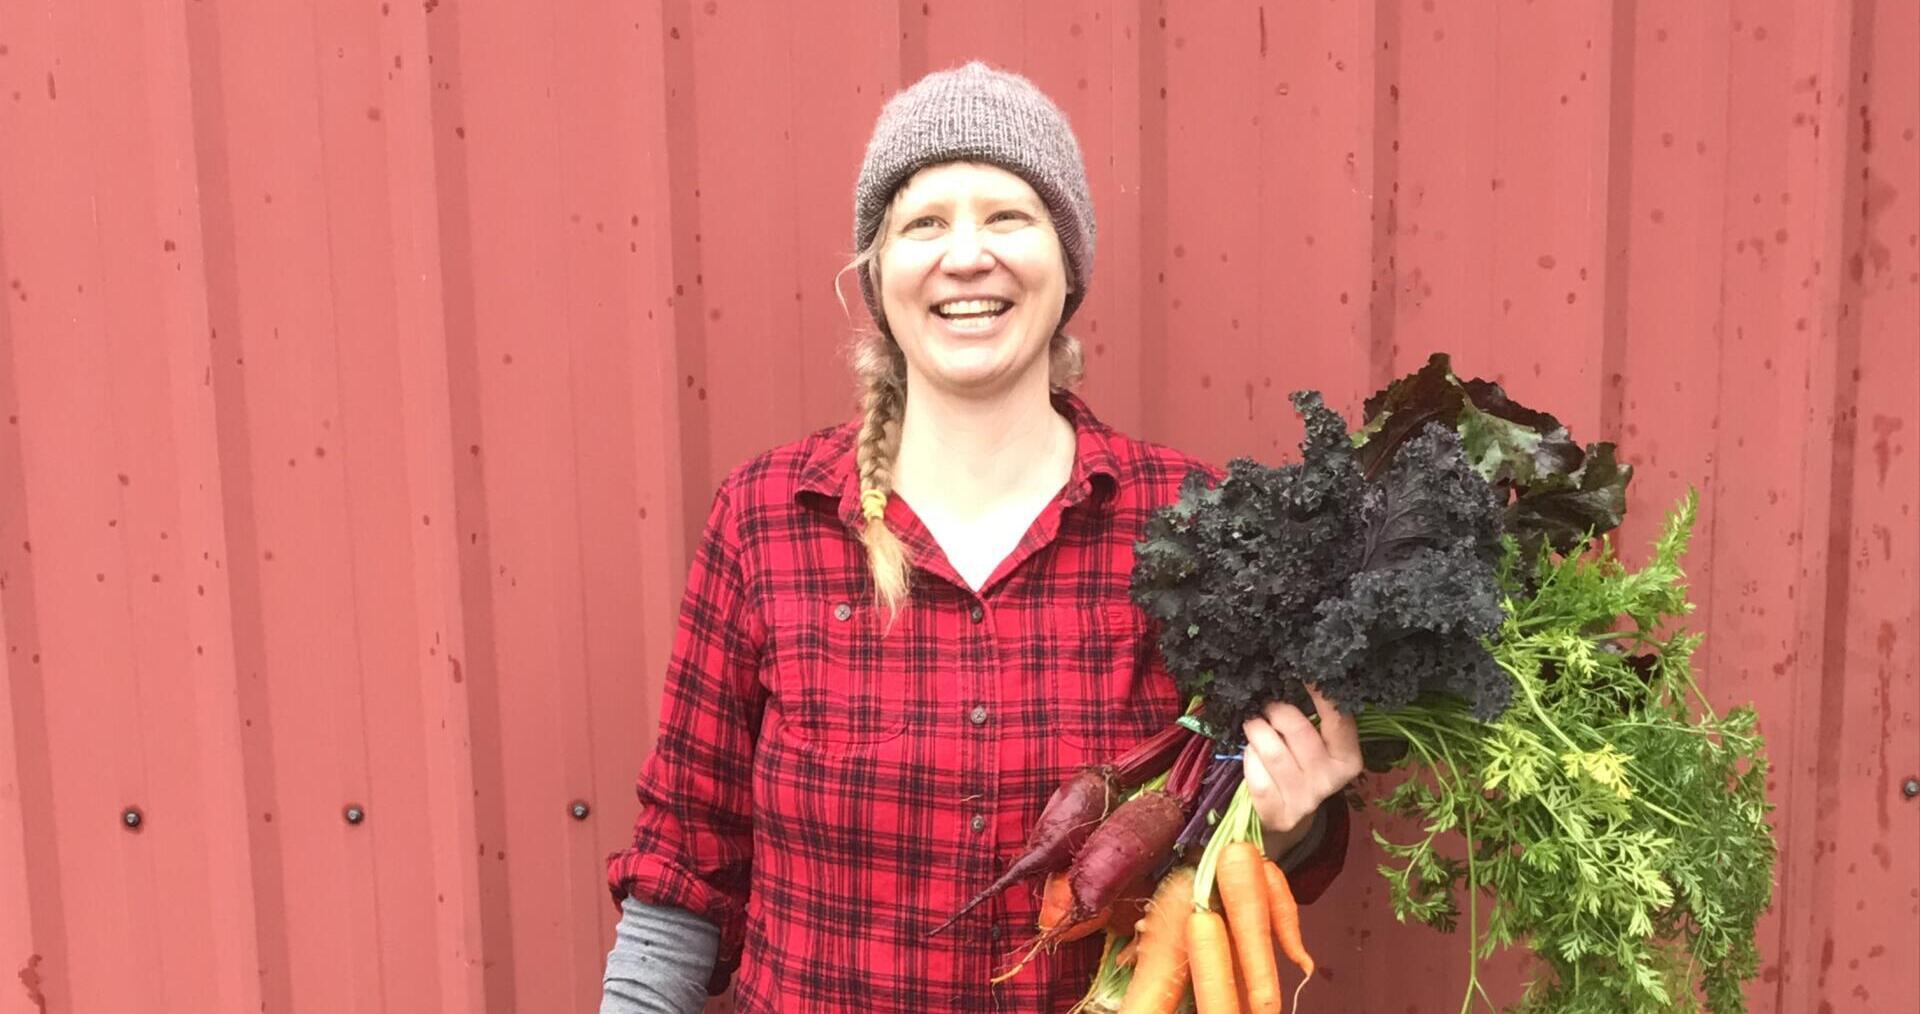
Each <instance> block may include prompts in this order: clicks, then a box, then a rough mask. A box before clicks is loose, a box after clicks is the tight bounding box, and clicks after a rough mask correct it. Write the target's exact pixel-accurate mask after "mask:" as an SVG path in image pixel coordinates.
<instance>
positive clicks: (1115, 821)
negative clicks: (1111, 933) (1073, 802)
mask: <svg viewBox="0 0 1920 1014" xmlns="http://www.w3.org/2000/svg"><path fill="white" fill-rule="evenodd" d="M1185 822H1186V811H1185V810H1184V809H1183V808H1182V807H1181V805H1180V801H1179V800H1177V799H1175V798H1173V797H1172V796H1169V795H1167V794H1166V793H1164V792H1146V793H1142V794H1140V795H1138V796H1135V797H1134V798H1132V799H1129V800H1127V801H1126V802H1125V803H1122V804H1120V808H1119V809H1117V810H1115V811H1113V816H1111V817H1108V818H1107V819H1106V820H1105V821H1103V822H1101V824H1100V827H1099V828H1098V829H1097V830H1095V831H1094V832H1093V834H1092V836H1090V837H1089V838H1088V839H1087V842H1086V844H1085V845H1083V846H1081V848H1080V852H1079V854H1078V855H1076V856H1075V857H1074V860H1073V868H1072V869H1071V870H1069V871H1068V872H1067V883H1068V886H1069V887H1071V888H1072V890H1073V905H1072V907H1071V908H1070V909H1068V911H1067V914H1066V916H1065V917H1064V918H1062V919H1061V920H1060V921H1059V922H1058V923H1056V924H1055V926H1054V928H1053V929H1050V930H1046V931H1043V932H1042V933H1041V934H1040V935H1039V936H1038V937H1037V938H1035V940H1034V941H1033V946H1032V947H1030V948H1029V949H1028V950H1027V952H1026V954H1025V955H1023V956H1022V957H1021V958H1020V960H1019V961H1018V962H1017V963H1015V964H1014V966H1013V967H1012V968H1009V969H1008V970H1006V971H1004V972H1001V973H1000V974H999V975H996V976H994V977H993V981H994V982H996V983H998V982H1005V981H1006V980H1008V979H1010V978H1012V977H1014V976H1016V975H1018V974H1020V970H1021V969H1023V968H1025V967H1026V966H1027V962H1029V961H1032V960H1033V956H1034V955H1036V954H1038V953H1040V950H1041V949H1042V948H1048V949H1051V948H1053V947H1054V946H1056V945H1057V944H1058V943H1059V942H1060V941H1061V940H1062V939H1063V938H1064V934H1065V933H1066V932H1068V931H1069V930H1071V929H1072V928H1073V927H1075V926H1078V925H1079V924H1081V923H1083V922H1085V921H1086V920H1087V919H1090V918H1092V917H1093V916H1095V915H1098V914H1100V913H1102V912H1106V911H1107V910H1108V907H1109V906H1111V905H1113V904H1114V902H1115V901H1116V900H1118V899H1119V898H1120V897H1121V895H1122V894H1123V893H1125V891H1126V889H1127V888H1129V887H1131V886H1132V885H1133V884H1134V883H1135V882H1136V881H1137V880H1138V879H1139V878H1141V877H1143V876H1147V875H1150V874H1151V873H1153V872H1154V871H1155V870H1157V869H1159V868H1160V866H1161V865H1162V864H1164V863H1165V862H1166V860H1167V857H1168V856H1170V855H1172V853H1173V840H1174V839H1175V838H1176V837H1178V836H1179V834H1180V828H1181V826H1182V825H1183V824H1184V823H1185Z"/></svg>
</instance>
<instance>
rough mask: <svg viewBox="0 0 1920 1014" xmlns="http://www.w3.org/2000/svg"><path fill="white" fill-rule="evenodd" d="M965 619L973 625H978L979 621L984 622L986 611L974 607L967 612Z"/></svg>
mask: <svg viewBox="0 0 1920 1014" xmlns="http://www.w3.org/2000/svg"><path fill="white" fill-rule="evenodd" d="M967 618H968V619H970V620H972V621H973V622H975V623H979V622H980V621H981V620H984V619H986V618H987V611H986V610H985V609H982V608H980V607H979V606H974V607H973V608H972V609H971V610H969V611H968V612H967Z"/></svg>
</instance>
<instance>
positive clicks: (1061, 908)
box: [1038, 870, 1108, 944]
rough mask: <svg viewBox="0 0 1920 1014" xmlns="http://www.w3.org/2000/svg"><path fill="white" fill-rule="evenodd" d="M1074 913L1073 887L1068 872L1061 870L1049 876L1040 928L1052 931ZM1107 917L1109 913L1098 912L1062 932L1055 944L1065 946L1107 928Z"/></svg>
mask: <svg viewBox="0 0 1920 1014" xmlns="http://www.w3.org/2000/svg"><path fill="white" fill-rule="evenodd" d="M1072 911H1073V886H1072V884H1071V883H1070V882H1069V881H1068V879H1067V871H1065V870H1061V871H1060V872H1058V873H1049V874H1047V886H1046V888H1045V891H1044V892H1043V893H1042V894H1041V895H1040V918H1039V922H1038V926H1039V928H1040V929H1041V930H1051V929H1053V928H1055V927H1057V926H1059V925H1060V920H1062V919H1065V918H1066V917H1067V916H1068V915H1069V914H1070V913H1071V912H1072ZM1107 917H1108V913H1106V912H1097V913H1095V914H1093V915H1091V916H1089V917H1087V918H1086V919H1082V920H1081V921H1079V922H1077V923H1074V924H1073V925H1071V926H1067V927H1065V928H1063V929H1061V930H1060V932H1059V934H1058V936H1057V937H1056V938H1055V940H1054V942H1055V943H1057V944H1063V943H1066V942H1068V941H1070V940H1078V939H1080V938H1081V937H1084V936H1090V935H1092V934H1094V933H1096V932H1099V931H1100V930H1102V929H1104V928H1106V925H1107Z"/></svg>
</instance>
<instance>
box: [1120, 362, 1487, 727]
mask: <svg viewBox="0 0 1920 1014" xmlns="http://www.w3.org/2000/svg"><path fill="white" fill-rule="evenodd" d="M1293 404H1294V407H1295V408H1296V409H1297V410H1298V411H1299V412H1300V414H1301V416H1302V417H1303V418H1304V419H1305V420H1306V424H1307V435H1306V439H1305V440H1304V441H1303V442H1302V443H1301V458H1302V460H1301V461H1300V462H1299V463H1297V464H1291V465H1285V466H1282V467H1279V468H1269V467H1267V466H1264V465H1261V464H1259V463H1257V462H1254V461H1251V460H1248V459H1239V460H1236V461H1234V462H1232V463H1230V464H1229V466H1228V471H1227V476H1226V478H1224V479H1223V480H1221V482H1220V483H1219V484H1218V485H1217V486H1213V487H1211V488H1209V487H1208V485H1207V482H1206V479H1205V477H1204V476H1199V475H1196V476H1192V477H1189V478H1188V480H1187V482H1186V484H1185V485H1184V486H1183V488H1182V490H1181V496H1180V500H1179V501H1178V502H1177V503H1175V504H1173V505H1172V506H1170V507H1168V508H1166V509H1165V510H1163V511H1161V512H1159V513H1158V514H1156V515H1155V516H1154V517H1153V518H1152V519H1150V520H1149V521H1148V524H1147V528H1146V532H1145V539H1144V540H1143V541H1142V542H1141V543H1140V544H1139V546H1138V547H1137V551H1136V555H1135V562H1134V570H1133V594H1134V598H1135V599H1136V600H1137V601H1139V602H1140V604H1141V605H1142V607H1144V608H1145V609H1146V610H1147V612H1148V613H1149V614H1151V615H1152V616H1154V617H1155V618H1156V619H1158V620H1159V621H1160V622H1161V623H1162V625H1163V626H1162V633H1161V639H1160V647H1161V651H1162V654H1163V655H1164V656H1165V658H1166V662H1167V667H1168V669H1169V671H1171V672H1172V673H1173V675H1174V678H1175V680H1176V682H1177V683H1178V684H1179V685H1180V688H1181V690H1182V691H1183V692H1185V693H1187V694H1190V695H1191V694H1200V695H1202V696H1203V697H1204V699H1205V701H1206V708H1205V712H1204V717H1205V718H1206V719H1207V720H1208V721H1209V722H1211V723H1213V724H1215V725H1216V726H1219V727H1221V728H1223V729H1225V730H1227V731H1228V732H1230V733H1235V732H1237V730H1238V728H1239V726H1240V723H1241V722H1242V721H1244V720H1245V719H1246V718H1248V717H1250V716H1252V715H1253V714H1255V713H1257V712H1258V711H1259V710H1260V708H1261V707H1262V706H1264V705H1265V703H1266V702H1268V701H1273V700H1286V701H1292V702H1294V703H1296V704H1302V705H1305V704H1306V703H1307V698H1306V695H1305V693H1304V691H1303V690H1302V688H1301V681H1302V680H1306V681H1310V682H1313V683H1315V684H1316V685H1317V686H1318V687H1319V689H1320V690H1321V692H1322V693H1324V694H1325V695H1326V696H1327V697H1328V698H1329V699H1330V700H1332V701H1333V702H1334V703H1335V704H1337V705H1339V707H1340V708H1341V709H1342V710H1343V711H1348V712H1359V711H1361V710H1364V709H1366V708H1370V707H1371V708H1395V707H1399V706H1402V705H1404V704H1407V703H1409V702H1411V701H1412V700H1413V699H1414V698H1415V697H1417V696H1419V695H1421V694H1423V693H1435V692H1437V693H1451V694H1456V695H1458V696H1460V697H1463V698H1466V699H1467V700H1468V701H1470V702H1471V703H1472V704H1473V706H1474V709H1475V711H1476V712H1477V713H1480V714H1484V715H1487V716H1492V715H1495V714H1498V713H1499V712H1500V710H1501V709H1502V708H1504V707H1505V705H1506V702H1507V699H1508V697H1509V696H1510V695H1511V692H1512V688H1511V684H1510V682H1509V681H1508V680H1507V678H1506V676H1505V674H1504V673H1503V672H1502V671H1501V670H1499V669H1498V668H1497V667H1496V666H1495V665H1494V664H1493V660H1492V658H1491V657H1490V656H1489V655H1488V653H1487V650H1486V648H1485V647H1484V645H1483V639H1484V638H1487V637H1490V636H1491V635H1492V634H1493V632H1494V631H1495V630H1496V629H1497V628H1498V627H1499V624H1500V621H1501V619H1502V618H1503V614H1502V612H1501V607H1500V592H1499V584H1498V581H1497V578H1496V575H1495V567H1496V564H1497V563H1498V560H1499V557H1500V517H1501V508H1502V506H1503V504H1502V503H1501V502H1500V501H1499V499H1498V498H1497V497H1496V495H1495V492H1494V490H1493V488H1492V487H1491V486H1489V485H1488V484H1487V482H1486V481H1485V480H1484V479H1482V478H1481V477H1480V475H1479V473H1477V472H1475V471H1474V470H1473V468H1472V467H1471V466H1470V465H1469V464H1468V462H1467V461H1466V459H1465V457H1464V455H1463V453H1462V450H1461V443H1460V437H1459V435H1458V434H1457V433H1455V432H1454V431H1453V430H1452V429H1450V428H1448V427H1446V426H1445V425H1434V426H1430V427H1427V429H1426V431H1425V432H1422V433H1420V434H1418V435H1416V436H1413V437H1412V438H1411V439H1408V440H1406V441H1404V443H1403V445H1402V446H1401V447H1399V448H1398V449H1397V451H1396V452H1395V454H1394V455H1393V458H1392V461H1391V462H1390V463H1389V464H1388V465H1387V466H1386V467H1385V468H1384V470H1383V471H1382V472H1381V474H1380V475H1379V476H1378V478H1377V479H1374V480H1369V479H1368V478H1367V477H1366V475H1365V473H1364V471H1363V468H1362V465H1361V461H1360V458H1359V455H1358V453H1357V452H1356V451H1355V448H1354V444H1353V440H1352V438H1351V437H1350V436H1349V434H1348V432H1347V427H1346V424H1345V423H1344V422H1343V421H1342V420H1341V418H1340V416H1339V415H1338V414H1337V413H1335V412H1333V411H1332V410H1330V409H1328V408H1327V407H1326V406H1325V405H1324V404H1323V403H1322V401H1321V398H1320V395H1319V394H1317V393H1315V392H1311V391H1307V392H1301V393H1297V394H1295V395H1294V396H1293Z"/></svg>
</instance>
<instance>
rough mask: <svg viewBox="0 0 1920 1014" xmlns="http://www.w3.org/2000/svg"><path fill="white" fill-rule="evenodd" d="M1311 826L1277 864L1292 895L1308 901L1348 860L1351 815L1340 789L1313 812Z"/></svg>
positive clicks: (1316, 898)
mask: <svg viewBox="0 0 1920 1014" xmlns="http://www.w3.org/2000/svg"><path fill="white" fill-rule="evenodd" d="M1313 822H1314V830H1312V831H1309V832H1307V838H1306V839H1305V840H1303V841H1302V842H1301V843H1300V844H1298V845H1296V846H1294V848H1293V850H1292V851H1290V852H1288V853H1287V856H1286V859H1285V861H1283V862H1282V863H1281V864H1280V866H1281V868H1282V869H1284V870H1285V871H1286V873H1287V884H1288V886H1290V887H1291V888H1292V889H1293V899H1294V900H1295V901H1297V902H1299V903H1300V904H1302V905H1311V904H1312V903H1314V902H1315V901H1317V900H1319V898H1320V896H1321V895H1322V894H1325V893H1326V891H1327V888H1328V887H1329V886H1330V885H1332V883H1333V881H1334V878H1335V877H1338V876H1339V875H1340V871H1341V870H1342V869H1344V868H1345V867H1346V864H1347V838H1348V835H1349V833H1350V831H1351V823H1352V818H1351V817H1350V815H1349V814H1348V813H1347V801H1346V799H1345V797H1344V796H1342V795H1341V794H1340V793H1337V792H1336V793H1334V794H1333V795H1331V796H1329V797H1327V801H1326V802H1324V803H1321V804H1320V809H1319V810H1318V811H1317V812H1316V813H1315V814H1314V818H1313Z"/></svg>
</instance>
